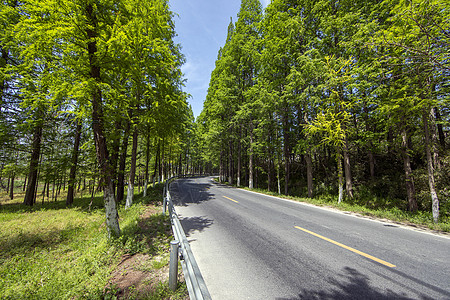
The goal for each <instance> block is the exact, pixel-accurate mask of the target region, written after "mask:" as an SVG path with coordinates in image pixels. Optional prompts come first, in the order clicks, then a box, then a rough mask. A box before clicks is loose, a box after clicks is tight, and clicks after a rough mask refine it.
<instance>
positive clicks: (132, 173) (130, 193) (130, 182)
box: [125, 127, 138, 208]
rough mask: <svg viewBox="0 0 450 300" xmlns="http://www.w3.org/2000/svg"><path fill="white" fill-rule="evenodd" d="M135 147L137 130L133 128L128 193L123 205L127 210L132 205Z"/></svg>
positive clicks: (136, 144)
mask: <svg viewBox="0 0 450 300" xmlns="http://www.w3.org/2000/svg"><path fill="white" fill-rule="evenodd" d="M137 146H138V130H137V127H135V128H134V131H133V146H132V149H131V166H130V176H129V178H128V192H127V201H126V203H125V208H129V207H131V205H132V204H133V198H134V180H135V177H136V158H137Z"/></svg>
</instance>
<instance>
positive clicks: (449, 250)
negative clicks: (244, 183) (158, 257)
mask: <svg viewBox="0 0 450 300" xmlns="http://www.w3.org/2000/svg"><path fill="white" fill-rule="evenodd" d="M170 189H171V194H172V196H173V198H174V202H175V204H176V205H177V207H176V210H177V212H178V214H179V216H180V219H181V223H182V225H183V228H184V230H185V232H186V235H187V236H188V240H189V241H190V244H191V247H192V251H193V253H194V255H195V257H196V260H197V262H198V265H199V267H200V270H201V272H202V274H203V277H204V279H205V282H206V284H207V286H208V289H209V291H210V293H211V296H212V298H213V299H279V300H287V299H377V300H378V299H450V239H449V238H448V237H445V236H437V235H433V234H428V233H422V232H417V231H413V230H410V229H406V228H403V227H401V226H397V225H395V224H391V223H383V222H379V221H372V220H368V219H364V218H358V217H354V216H351V215H347V214H345V213H341V212H335V211H331V210H328V209H323V208H317V207H314V206H311V205H306V204H302V203H297V202H294V201H288V200H283V199H279V198H276V197H271V196H265V195H261V194H257V193H253V192H249V191H244V190H240V189H236V188H231V187H228V186H225V185H220V184H216V183H214V182H213V181H212V180H211V178H208V177H200V178H185V179H178V180H176V181H174V182H173V183H172V184H171V186H170Z"/></svg>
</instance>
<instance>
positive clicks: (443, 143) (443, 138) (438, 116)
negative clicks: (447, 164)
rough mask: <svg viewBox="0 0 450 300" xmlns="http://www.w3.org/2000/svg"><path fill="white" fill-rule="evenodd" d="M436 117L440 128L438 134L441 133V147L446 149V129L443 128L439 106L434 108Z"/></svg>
mask: <svg viewBox="0 0 450 300" xmlns="http://www.w3.org/2000/svg"><path fill="white" fill-rule="evenodd" d="M434 112H435V117H436V121H437V129H438V135H439V143H440V144H441V147H442V149H443V150H445V147H446V145H445V134H444V129H443V128H442V124H441V123H440V121H442V118H441V113H440V112H439V109H438V108H437V107H435V108H434Z"/></svg>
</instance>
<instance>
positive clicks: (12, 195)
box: [9, 172, 15, 200]
mask: <svg viewBox="0 0 450 300" xmlns="http://www.w3.org/2000/svg"><path fill="white" fill-rule="evenodd" d="M14 179H15V173H14V172H12V174H11V184H10V190H9V198H10V199H11V200H13V199H14Z"/></svg>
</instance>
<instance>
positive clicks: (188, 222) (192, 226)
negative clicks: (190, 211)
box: [180, 216, 213, 237]
mask: <svg viewBox="0 0 450 300" xmlns="http://www.w3.org/2000/svg"><path fill="white" fill-rule="evenodd" d="M180 221H181V225H182V226H183V229H184V232H185V233H186V236H187V237H189V236H190V235H191V234H192V233H193V232H194V231H199V232H202V231H203V230H205V229H206V228H209V227H210V226H211V225H212V224H213V220H211V219H208V218H207V217H206V216H201V217H186V218H181V220H180Z"/></svg>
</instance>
